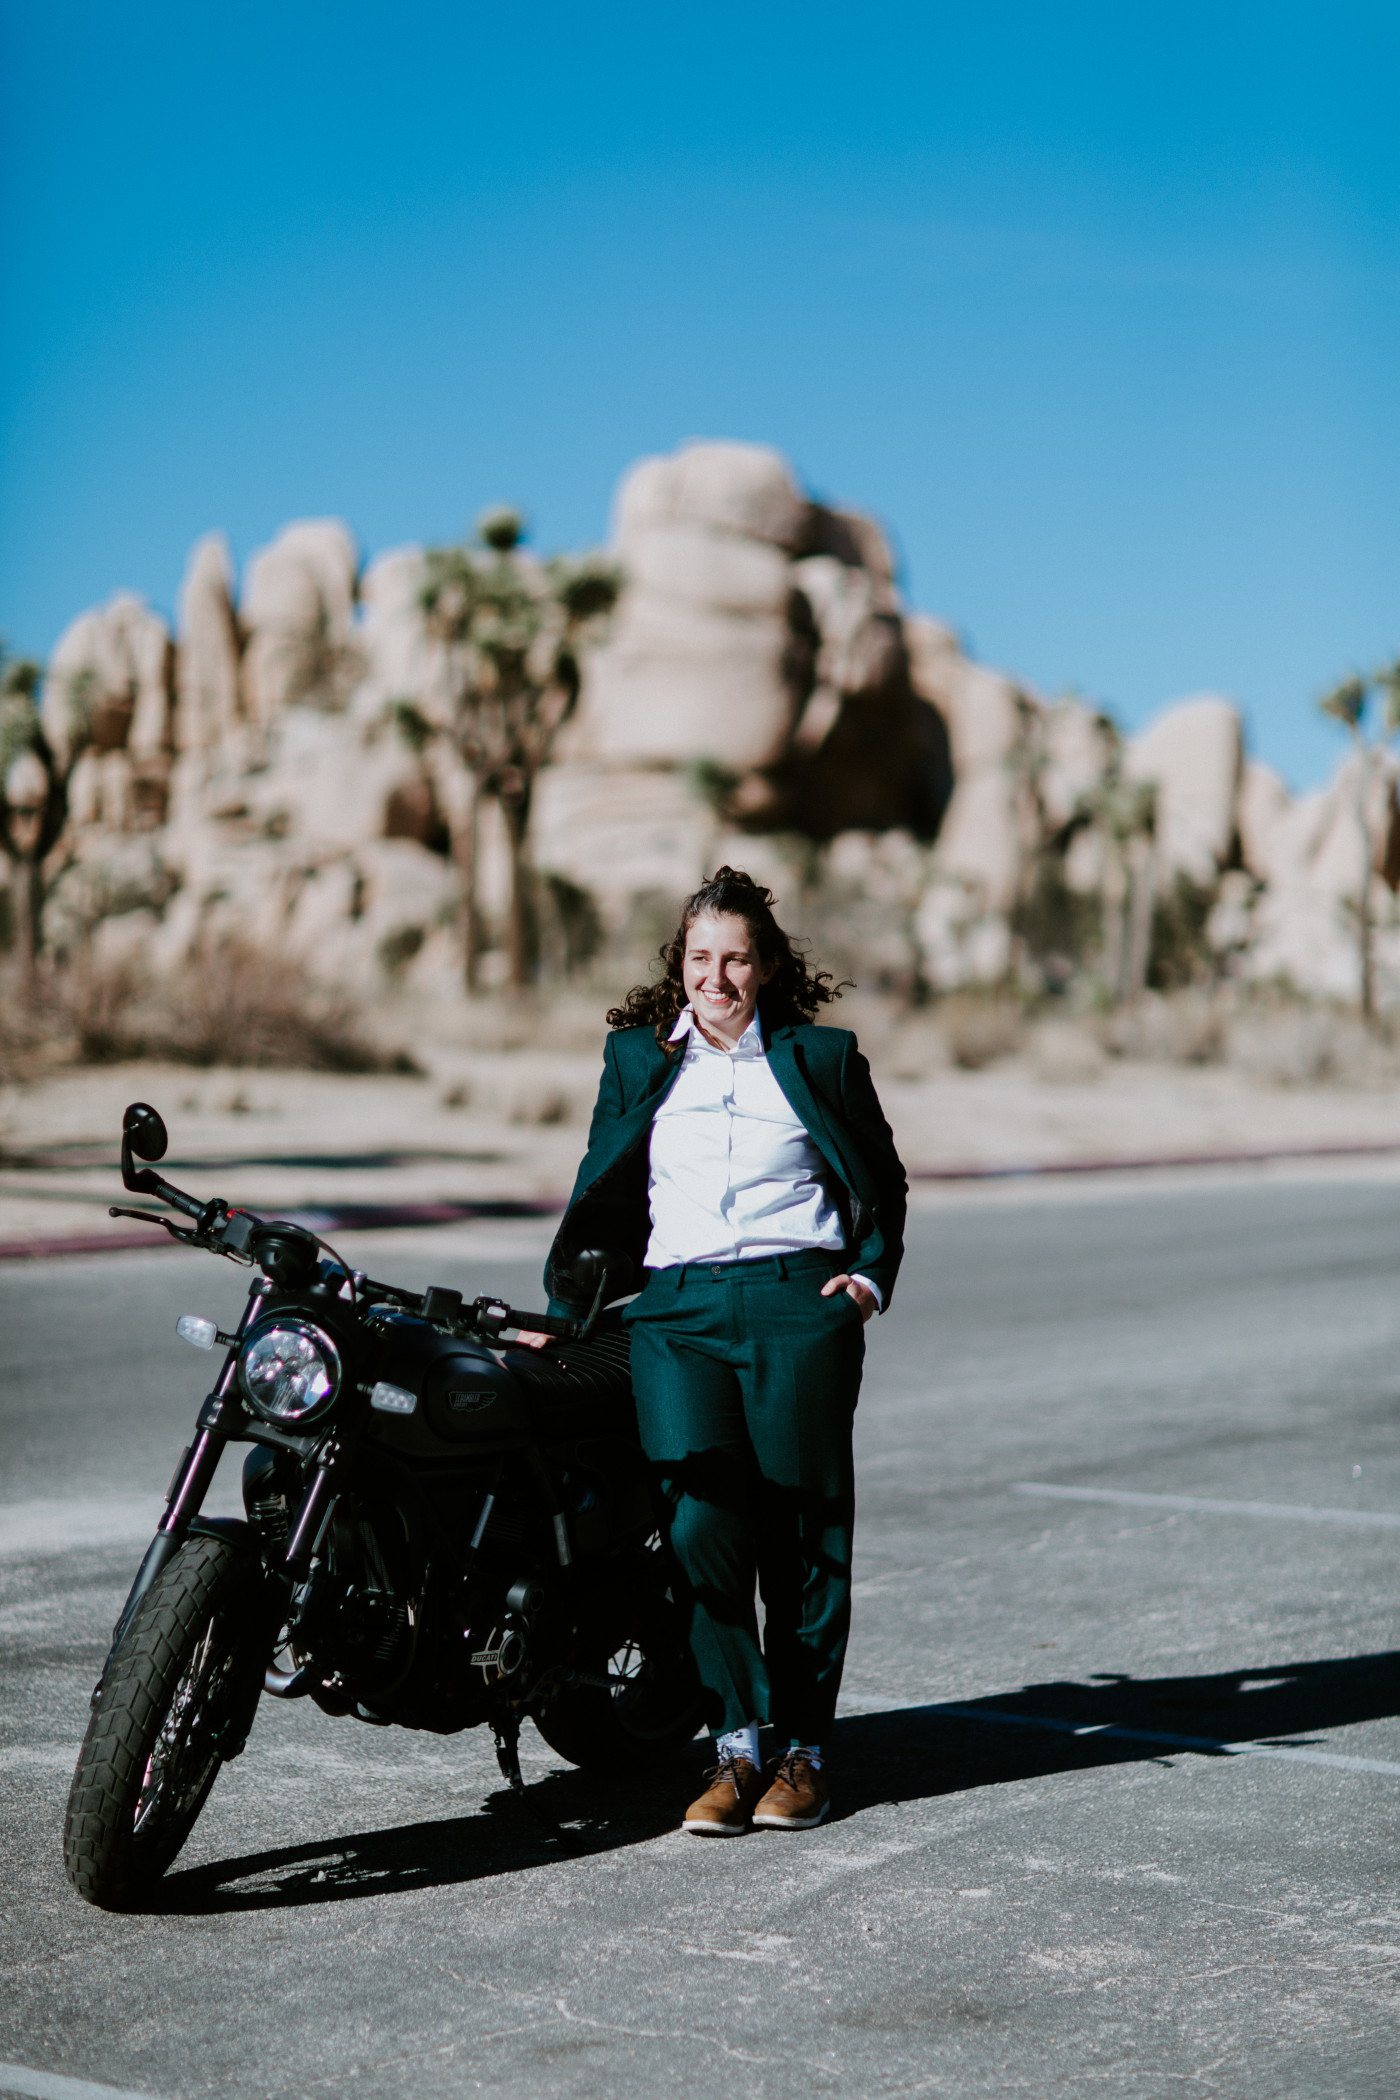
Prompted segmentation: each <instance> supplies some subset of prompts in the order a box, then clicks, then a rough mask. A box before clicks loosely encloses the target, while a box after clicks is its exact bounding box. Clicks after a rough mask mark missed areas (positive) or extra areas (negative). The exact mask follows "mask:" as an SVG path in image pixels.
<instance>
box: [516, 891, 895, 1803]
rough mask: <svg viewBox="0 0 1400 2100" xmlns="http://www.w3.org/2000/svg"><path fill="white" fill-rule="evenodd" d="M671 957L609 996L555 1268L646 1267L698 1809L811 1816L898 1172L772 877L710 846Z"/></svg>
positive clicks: (659, 1449) (646, 1322) (650, 1380)
mask: <svg viewBox="0 0 1400 2100" xmlns="http://www.w3.org/2000/svg"><path fill="white" fill-rule="evenodd" d="M661 960H662V962H663V964H664V966H665V968H664V974H663V976H662V977H661V978H660V980H659V981H658V982H657V983H655V984H650V985H637V986H635V987H634V988H633V989H632V991H631V992H629V993H628V995H627V998H626V999H625V1000H624V1001H623V1003H622V1005H621V1006H618V1007H614V1008H613V1010H612V1011H611V1012H610V1013H609V1015H608V1020H609V1021H610V1023H611V1024H612V1030H613V1033H612V1034H611V1035H610V1036H609V1038H608V1043H607V1050H606V1054H605V1058H604V1064H603V1077H602V1082H601V1085H600V1087H599V1090H598V1104H597V1107H596V1108H595V1110H594V1115H593V1124H592V1128H591V1130H590V1132H589V1144H588V1152H587V1156H586V1157H585V1159H584V1161H583V1164H582V1166H581V1167H580V1169H579V1173H578V1179H577V1181H576V1183H575V1185H574V1192H573V1196H572V1198H571V1199H570V1203H569V1208H568V1211H567V1212H566V1213H565V1217H564V1221H563V1223H562V1225H561V1226H560V1228H559V1233H558V1236H557V1238H556V1240H555V1243H554V1247H553V1249H552V1251H551V1254H550V1258H549V1264H548V1268H547V1270H546V1283H547V1285H548V1287H549V1290H550V1293H551V1310H552V1311H556V1310H557V1311H569V1310H572V1309H573V1301H574V1299H575V1297H576V1296H577V1295H578V1286H577V1283H576V1276H577V1275H578V1274H579V1273H581V1272H582V1271H583V1269H584V1266H585V1265H584V1263H583V1262H582V1261H581V1260H580V1257H581V1256H582V1255H584V1253H585V1251H586V1250H588V1251H591V1250H595V1249H602V1250H603V1251H604V1252H605V1253H606V1254H607V1255H608V1256H609V1257H610V1258H612V1259H614V1260H616V1261H618V1262H619V1264H620V1267H621V1269H622V1270H623V1271H624V1272H625V1273H626V1275H627V1276H628V1277H629V1278H631V1277H634V1276H635V1273H636V1270H637V1269H638V1268H639V1267H640V1268H641V1269H642V1271H643V1275H644V1279H645V1281H644V1287H643V1289H642V1290H641V1292H640V1293H639V1295H638V1296H636V1297H635V1298H633V1300H632V1302H631V1303H630V1304H629V1305H628V1306H627V1308H626V1310H625V1311H624V1313H623V1315H622V1317H623V1320H624V1322H625V1323H626V1325H627V1328H628V1329H629V1331H630V1334H631V1342H632V1349H631V1360H632V1383H633V1389H634V1391H635V1393H636V1399H637V1419H638V1425H639V1428H640V1431H641V1438H642V1443H643V1446H644V1447H645V1450H646V1454H647V1458H648V1460H649V1462H650V1466H651V1473H652V1484H653V1490H654V1495H655V1501H656V1507H657V1511H658V1514H659V1515H660V1518H661V1522H662V1526H663V1530H664V1533H665V1537H666V1542H667V1546H668V1549H669V1552H670V1555H671V1558H672V1563H673V1569H674V1576H673V1581H674V1585H675V1592H676V1595H677V1596H678V1597H680V1598H681V1599H682V1601H683V1602H684V1604H685V1606H686V1608H687V1610H688V1613H689V1620H690V1639H691V1647H692V1650H693V1652H694V1655H695V1660H696V1663H697V1665H698V1668H699V1671H700V1676H701V1681H702V1683H703V1684H704V1687H705V1692H706V1697H707V1704H708V1709H709V1712H708V1718H709V1719H710V1721H711V1724H712V1726H713V1727H714V1729H715V1734H716V1740H717V1749H718V1762H717V1765H716V1768H715V1771H714V1772H713V1773H712V1774H711V1775H710V1777H711V1784H710V1785H709V1786H708V1788H707V1790H706V1791H705V1793H704V1794H703V1795H702V1796H701V1797H700V1799H699V1800H697V1801H695V1802H694V1803H692V1805H691V1807H690V1808H689V1810H688V1811H687V1813H686V1817H685V1826H684V1827H685V1828H686V1829H687V1830H689V1831H691V1832H692V1833H693V1834H695V1835H696V1836H705V1837H738V1836H741V1835H742V1834H743V1833H744V1832H746V1831H748V1830H749V1829H750V1828H752V1827H753V1826H754V1825H758V1826H759V1827H762V1828H766V1829H774V1830H807V1829H810V1828H811V1827H812V1826H813V1825H814V1824H817V1823H820V1822H821V1821H822V1820H823V1818H824V1817H825V1816H826V1814H827V1812H828V1809H829V1807H830V1792H829V1786H828V1781H827V1778H826V1776H825V1774H824V1772H823V1769H822V1742H823V1738H824V1737H825V1735H826V1733H827V1731H828V1730H829V1728H830V1726H831V1722H832V1719H833V1717H834V1714H835V1709H836V1695H837V1691H838V1689H839V1687H840V1682H841V1672H842V1666H843V1663H844V1659H845V1651H846V1639H847V1634H848V1631H849V1627H850V1611H851V1597H850V1589H851V1574H850V1571H851V1531H852V1524H853V1520H854V1473H853V1466H852V1457H851V1424H852V1417H853V1415H854V1411H855V1405H856V1398H857V1395H858V1393H859V1390H860V1378H861V1366H862V1362H863V1359H864V1353H865V1342H864V1335H863V1332H862V1330H863V1327H864V1324H865V1322H866V1321H867V1320H868V1319H869V1318H870V1317H871V1315H872V1314H873V1313H875V1312H877V1311H883V1310H884V1309H885V1308H886V1307H887V1306H888V1304H889V1300H890V1295H891V1292H892V1291H893V1288H894V1281H895V1276H896V1273H897V1271H898V1268H899V1262H900V1256H901V1253H902V1233H903V1225H904V1209H905V1194H906V1183H905V1177H904V1170H903V1168H902V1167H901V1165H900V1163H899V1159H898V1156H897V1155H896V1153H895V1149H894V1141H893V1139H892V1137H891V1136H890V1132H889V1128H888V1125H887V1124H886V1122H885V1119H884V1116H883V1115H882V1114H881V1111H880V1104H879V1102H878V1100H877V1099H876V1095H875V1089H874V1086H873V1085H872V1083H871V1079H870V1070H869V1067H868V1065H867V1064H866V1062H865V1059H864V1058H863V1057H862V1056H861V1054H860V1052H859V1050H858V1049H857V1047H856V1040H855V1037H854V1036H853V1035H850V1034H848V1033H847V1032H846V1031H845V1030H843V1029H836V1028H817V1027H816V1026H814V1025H813V1024H814V1019H815V1016H816V1014H817V1012H818V1010H819V1009H820V1008H821V1007H822V1006H823V1005H825V1004H827V1003H828V1002H829V1001H830V1000H831V999H832V998H834V997H835V996H836V994H837V992H838V991H839V989H840V988H839V987H838V986H834V985H833V983H832V979H831V977H830V975H829V974H828V973H827V972H825V971H820V970H819V971H816V972H813V971H811V970H809V969H808V966H807V964H806V962H805V960H804V959H803V957H802V956H801V955H799V954H798V953H797V951H796V950H795V948H794V946H793V943H792V941H791V939H790V938H789V936H788V935H787V934H786V933H785V932H784V931H783V929H782V928H781V927H780V926H779V924H778V922H777V920H776V919H775V918H774V916H773V898H772V896H771V895H770V893H769V892H768V891H767V890H766V889H763V888H761V887H760V886H759V885H758V884H757V883H755V882H754V881H753V880H752V879H751V878H750V877H749V876H748V875H745V874H743V873H741V872H740V871H738V870H737V869H734V868H728V867H725V868H721V869H720V870H719V871H718V873H717V874H716V875H715V876H714V877H713V878H712V880H711V881H709V882H707V883H705V884H704V886H703V887H702V888H701V889H699V890H697V891H696V893H695V895H694V896H693V897H691V898H690V900H689V902H688V903H687V904H686V906H685V909H684V911H683V913H682V915H681V923H680V926H679V927H678V929H677V931H676V935H675V938H674V939H673V940H672V941H671V942H670V943H668V945H667V946H666V947H665V948H663V950H662V951H661ZM593 1273H594V1270H592V1269H590V1270H589V1274H590V1277H591V1275H592V1274H593ZM623 1287H624V1288H626V1287H627V1285H625V1284H624V1286H623ZM529 1339H530V1340H531V1341H532V1342H533V1343H534V1344H535V1345H537V1346H539V1345H543V1343H544V1340H545V1338H544V1337H543V1336H533V1337H530V1338H529ZM755 1584H757V1586H758V1587H759V1589H760V1590H761V1592H762V1596H763V1601H764V1607H765V1613H766V1623H765V1630H764V1638H763V1642H762V1644H761V1645H760V1641H759V1635H758V1624H757V1615H756V1612H755V1608H754V1591H755ZM765 1720H771V1721H772V1723H773V1727H774V1731H775V1735H776V1740H777V1745H778V1756H777V1757H776V1759H775V1760H774V1763H773V1767H772V1769H771V1770H770V1771H769V1772H768V1773H767V1774H765V1772H764V1770H763V1766H762V1762H761V1759H760V1755H759V1745H758V1733H759V1727H760V1724H761V1723H762V1722H763V1721H765Z"/></svg>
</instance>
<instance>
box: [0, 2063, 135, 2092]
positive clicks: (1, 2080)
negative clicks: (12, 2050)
mask: <svg viewBox="0 0 1400 2100" xmlns="http://www.w3.org/2000/svg"><path fill="white" fill-rule="evenodd" d="M0 2093H20V2094H22V2095H23V2096H24V2100H152V2096H151V2094H149V2093H133V2092H131V2091H130V2090H129V2089H128V2088H127V2087H125V2086H118V2085H94V2084H93V2082H92V2080H91V2079H89V2078H60V2077H59V2076H58V2074H57V2072H55V2071H31V2070H30V2069H29V2067H28V2065H27V2064H0Z"/></svg>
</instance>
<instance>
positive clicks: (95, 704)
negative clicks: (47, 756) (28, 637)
mask: <svg viewBox="0 0 1400 2100" xmlns="http://www.w3.org/2000/svg"><path fill="white" fill-rule="evenodd" d="M40 716H41V719H42V721H43V725H44V731H45V734H46V735H47V737H48V739H49V742H50V743H51V744H52V746H53V748H54V751H55V753H56V755H57V757H58V760H59V764H60V765H61V766H62V765H66V764H67V763H68V762H69V761H70V760H71V758H72V756H73V753H74V750H75V747H76V746H77V745H78V744H80V743H81V742H82V741H83V740H86V741H87V742H88V744H89V746H90V748H89V750H88V751H87V753H86V755H85V757H84V758H83V759H82V760H81V761H80V771H81V776H82V777H81V778H75V782H74V787H75V793H74V798H73V801H74V808H75V810H76V811H77V812H78V813H80V814H81V816H82V817H83V818H85V819H86V821H88V822H96V823H102V824H106V825H108V826H110V827H112V828H113V829H115V830H136V831H149V830H152V829H154V828H156V827H158V826H159V825H161V824H162V823H164V821H165V816H166V810H167V804H168V800H169V786H170V765H171V755H172V745H173V717H174V649H173V645H172V643H171V639H170V631H169V629H168V628H167V626H166V624H165V622H164V620H163V619H162V618H161V617H160V615H159V613H156V612H152V610H151V608H150V607H149V606H148V605H147V604H146V603H145V601H144V600H143V599H141V598H138V597H136V596H135V594H134V593H132V592H130V591H118V592H117V593H116V595H115V596H114V597H112V598H110V599H108V601H107V603H106V604H105V605H102V606H98V607H97V608H96V609H95V610H93V611H91V612H86V613H82V614H80V615H79V617H78V618H77V619H76V620H74V621H73V623H72V625H71V626H69V627H68V628H66V629H65V631H64V633H63V634H62V635H61V636H60V637H59V640H58V642H57V644H56V646H55V648H54V652H53V655H52V657H51V658H50V661H49V669H48V675H47V677H46V678H45V680H44V691H43V699H42V701H41V704H40Z"/></svg>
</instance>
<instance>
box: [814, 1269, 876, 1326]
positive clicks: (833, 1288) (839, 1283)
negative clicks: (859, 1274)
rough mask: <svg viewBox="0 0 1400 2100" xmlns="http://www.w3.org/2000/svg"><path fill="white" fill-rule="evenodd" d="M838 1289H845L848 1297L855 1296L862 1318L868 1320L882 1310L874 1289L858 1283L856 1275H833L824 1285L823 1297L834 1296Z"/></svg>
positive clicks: (857, 1309) (857, 1308)
mask: <svg viewBox="0 0 1400 2100" xmlns="http://www.w3.org/2000/svg"><path fill="white" fill-rule="evenodd" d="M837 1291H844V1292H845V1293H846V1296H847V1297H848V1298H854V1300H855V1304H856V1311H857V1312H858V1313H859V1314H860V1316H861V1318H862V1320H868V1319H869V1318H870V1316H871V1314H872V1313H877V1312H878V1311H879V1310H880V1307H879V1303H878V1301H877V1300H876V1297H875V1293H874V1291H871V1290H867V1289H866V1287H865V1285H864V1284H863V1283H857V1281H856V1279H855V1277H854V1276H833V1277H832V1279H831V1281H830V1283H824V1284H823V1285H822V1296H823V1298H832V1297H834V1296H835V1295H836V1293H837Z"/></svg>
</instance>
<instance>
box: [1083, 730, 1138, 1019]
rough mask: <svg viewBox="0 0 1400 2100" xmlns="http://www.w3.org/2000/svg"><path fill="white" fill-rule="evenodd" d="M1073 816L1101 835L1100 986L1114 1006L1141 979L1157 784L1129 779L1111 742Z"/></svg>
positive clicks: (1129, 995)
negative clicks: (1103, 764) (1105, 761)
mask: <svg viewBox="0 0 1400 2100" xmlns="http://www.w3.org/2000/svg"><path fill="white" fill-rule="evenodd" d="M1079 814H1080V815H1081V817H1082V818H1083V819H1085V820H1087V821H1088V822H1089V823H1091V824H1094V825H1095V826H1097V828H1098V830H1099V831H1100V833H1101V835H1102V838H1103V846H1104V855H1103V874H1102V878H1101V895H1102V899H1103V954H1102V960H1101V963H1100V970H1101V973H1102V978H1103V985H1104V989H1105V991H1106V992H1107V993H1108V996H1109V998H1110V999H1111V1000H1112V1001H1113V1003H1114V1005H1115V1006H1117V1005H1121V1004H1123V1003H1124V1002H1125V1001H1127V1000H1130V999H1135V998H1136V997H1137V996H1138V994H1139V993H1140V992H1141V991H1142V988H1143V986H1144V985H1145V984H1146V982H1147V966H1148V963H1149V960H1150V956H1151V946H1152V907H1153V904H1154V902H1155V899H1156V866H1155V861H1156V838H1157V787H1156V783H1155V782H1153V781H1149V780H1130V779H1128V778H1127V777H1126V775H1125V774H1124V772H1123V767H1122V753H1121V750H1120V749H1119V748H1117V746H1116V744H1115V748H1114V749H1113V751H1112V754H1111V756H1110V759H1109V763H1108V765H1107V768H1106V769H1105V772H1104V776H1103V778H1102V780H1101V781H1099V783H1098V785H1097V786H1096V787H1094V788H1093V789H1091V790H1090V792H1089V793H1088V794H1087V795H1085V796H1083V797H1082V798H1081V801H1080V804H1079Z"/></svg>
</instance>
